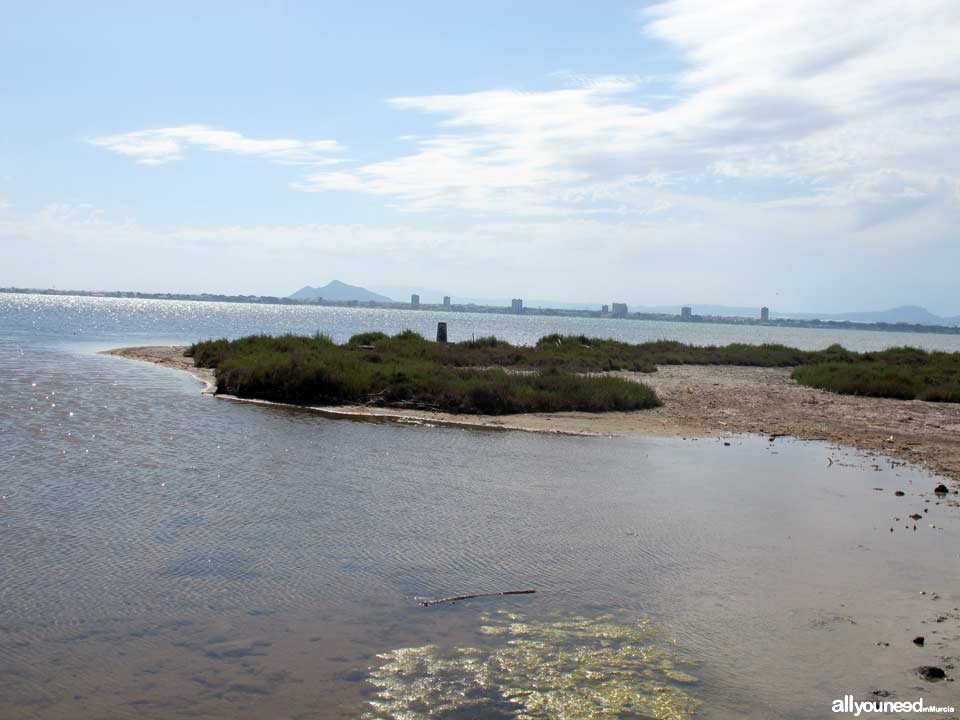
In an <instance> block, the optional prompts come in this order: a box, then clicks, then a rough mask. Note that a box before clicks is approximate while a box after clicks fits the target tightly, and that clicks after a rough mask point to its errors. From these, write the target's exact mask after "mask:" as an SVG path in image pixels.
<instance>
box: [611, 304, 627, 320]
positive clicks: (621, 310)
mask: <svg viewBox="0 0 960 720" xmlns="http://www.w3.org/2000/svg"><path fill="white" fill-rule="evenodd" d="M626 314H627V304H626V303H614V304H613V313H612V315H613V316H614V317H625V316H626Z"/></svg>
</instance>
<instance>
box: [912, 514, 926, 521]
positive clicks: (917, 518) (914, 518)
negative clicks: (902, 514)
mask: <svg viewBox="0 0 960 720" xmlns="http://www.w3.org/2000/svg"><path fill="white" fill-rule="evenodd" d="M922 517H923V515H921V514H920V513H914V514H913V515H911V516H910V519H911V520H919V519H920V518H922Z"/></svg>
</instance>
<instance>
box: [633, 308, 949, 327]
mask: <svg viewBox="0 0 960 720" xmlns="http://www.w3.org/2000/svg"><path fill="white" fill-rule="evenodd" d="M690 307H691V309H692V310H693V314H694V315H720V316H724V317H759V315H760V308H758V307H733V306H730V305H697V304H695V303H691V305H690ZM630 310H631V311H632V312H652V313H666V314H669V315H673V314H679V313H680V306H679V305H658V306H655V307H640V306H636V307H634V306H631V308H630ZM770 317H771V318H790V319H794V320H836V321H839V322H843V321H848V322H866V323H911V324H915V325H960V315H954V316H950V317H941V316H940V315H934V314H933V313H931V312H930V311H929V310H927V309H926V308H923V307H919V306H918V305H901V306H900V307H895V308H890V309H889V310H867V311H863V312H846V313H811V312H781V311H778V310H774V309H773V308H771V310H770Z"/></svg>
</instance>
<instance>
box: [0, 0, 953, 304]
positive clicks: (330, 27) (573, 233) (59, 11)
mask: <svg viewBox="0 0 960 720" xmlns="http://www.w3.org/2000/svg"><path fill="white" fill-rule="evenodd" d="M598 5H599V7H597V6H598ZM518 6H519V7H518ZM0 9H2V13H3V22H2V23H0V62H2V64H3V67H4V68H6V71H5V72H3V73H0V107H2V112H0V260H2V262H0V285H17V286H35V287H47V286H57V287H70V288H80V289H98V288H105V289H139V290H157V291H160V290H173V291H211V292H249V293H264V294H288V293H290V292H292V291H293V290H295V289H297V288H298V287H300V286H302V285H305V284H311V285H318V284H323V283H325V282H327V281H329V280H331V279H334V278H337V279H341V280H344V281H347V282H352V283H357V284H363V285H367V286H372V287H379V286H385V285H408V286H423V287H428V288H436V289H437V290H440V291H443V292H446V293H449V294H451V295H453V296H454V297H457V296H458V295H459V296H470V297H478V296H481V297H483V296H486V297H514V296H525V297H541V298H543V297H547V298H554V299H558V300H568V301H595V302H610V301H613V300H625V301H627V302H631V303H635V304H646V305H656V304H673V303H718V304H721V303H722V304H729V305H760V304H767V305H770V306H771V307H773V308H774V309H781V310H823V311H830V310H848V309H866V308H876V307H884V306H890V305H896V304H906V303H918V304H924V305H927V306H928V307H930V308H931V309H932V310H934V311H935V312H941V313H944V314H956V313H958V312H960V297H958V296H957V291H956V280H955V275H956V270H955V268H956V267H958V266H960V246H958V242H957V240H958V237H957V227H960V225H958V222H957V221H958V220H960V212H958V210H960V151H958V144H957V142H956V137H958V131H960V92H958V90H960V71H958V70H957V68H958V67H960V6H958V5H957V4H956V3H953V2H940V1H938V0H929V2H928V1H926V0H923V1H918V2H914V3H910V4H906V3H881V2H864V3H859V2H850V3H837V2H819V1H811V2H805V3H798V4H795V5H787V6H780V5H775V4H770V3H760V2H750V1H747V0H743V1H741V2H731V3H715V2H707V1H706V0H683V1H681V2H667V3H649V4H638V3H626V2H622V3H621V2H609V3H603V4H596V3H593V4H588V3H573V2H551V3H534V2H528V3H490V2H487V3H482V4H472V5H469V6H468V5H467V4H465V3H410V4H408V6H407V7H401V4H398V3H329V4H326V3H324V4H321V3H285V2H267V3H229V4H228V3H222V4H216V3H205V4H202V6H201V4H196V3H191V4H186V3H183V4H180V3H165V4H164V5H163V8H162V12H161V11H159V10H155V11H151V10H150V9H149V8H148V7H147V6H145V5H142V4H137V3H96V4H90V5H89V6H82V5H80V4H76V3H38V4H33V5H29V6H28V5H26V4H16V5H14V4H3V5H2V6H0Z"/></svg>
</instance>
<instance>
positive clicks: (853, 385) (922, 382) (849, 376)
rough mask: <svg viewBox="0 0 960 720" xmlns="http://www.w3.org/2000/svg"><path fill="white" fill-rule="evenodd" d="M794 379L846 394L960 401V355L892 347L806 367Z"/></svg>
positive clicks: (800, 369)
mask: <svg viewBox="0 0 960 720" xmlns="http://www.w3.org/2000/svg"><path fill="white" fill-rule="evenodd" d="M793 378H794V379H795V380H796V381H797V382H799V383H801V384H803V385H809V386H810V387H816V388H820V389H822V390H830V391H831V392H836V393H841V394H843V395H863V396H866V397H885V398H898V399H901V400H930V401H933V402H960V353H945V352H926V351H924V350H918V349H916V348H906V347H903V348H892V349H890V350H884V351H883V352H875V353H862V354H859V355H857V357H856V358H855V359H852V360H849V361H847V362H836V361H834V362H830V361H828V362H820V363H816V364H809V365H803V366H801V367H798V368H797V369H795V370H794V371H793Z"/></svg>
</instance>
